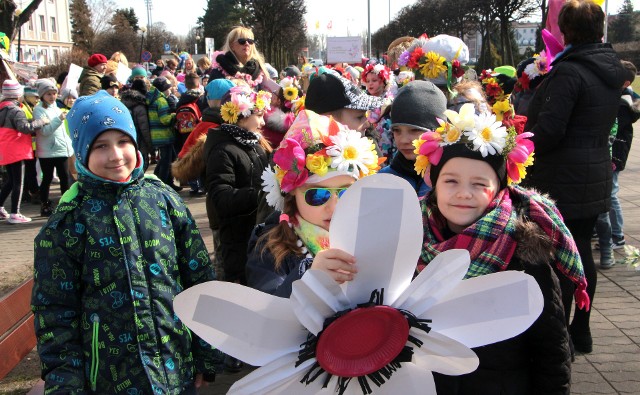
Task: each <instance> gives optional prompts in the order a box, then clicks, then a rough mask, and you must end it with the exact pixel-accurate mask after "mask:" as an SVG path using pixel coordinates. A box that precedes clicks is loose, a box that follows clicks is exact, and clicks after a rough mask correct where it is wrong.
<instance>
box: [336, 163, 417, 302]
mask: <svg viewBox="0 0 640 395" xmlns="http://www.w3.org/2000/svg"><path fill="white" fill-rule="evenodd" d="M329 234H330V244H331V247H332V248H339V249H342V250H344V251H346V252H348V253H350V254H352V255H354V256H355V257H356V259H357V262H356V265H357V267H358V273H357V274H356V276H355V279H354V280H353V281H350V282H347V283H345V284H344V289H345V294H346V295H347V297H348V298H349V300H350V301H351V302H352V303H356V304H357V303H363V302H367V301H368V300H369V297H370V295H371V292H372V291H373V290H376V289H378V290H379V289H382V288H383V289H384V303H385V304H391V303H393V302H394V301H395V300H396V299H397V298H398V296H400V294H401V293H402V291H404V289H405V288H406V287H407V286H409V283H410V282H411V277H412V276H413V273H414V270H415V267H416V262H418V258H419V256H420V248H421V245H422V214H421V212H420V204H419V203H418V199H417V198H416V193H415V190H414V189H413V188H412V187H411V185H409V183H408V182H407V181H405V180H404V179H402V178H400V177H396V176H393V175H391V174H374V175H371V176H368V177H365V178H363V179H361V180H359V181H358V182H356V183H355V184H353V185H352V186H351V187H349V189H347V191H346V192H345V194H344V195H343V196H342V197H341V198H340V200H339V202H338V204H337V205H336V209H335V211H334V213H333V218H332V219H331V227H330V230H329Z"/></svg>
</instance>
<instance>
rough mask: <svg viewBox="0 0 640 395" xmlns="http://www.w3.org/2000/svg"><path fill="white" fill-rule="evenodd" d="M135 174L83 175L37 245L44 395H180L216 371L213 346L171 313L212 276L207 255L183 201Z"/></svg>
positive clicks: (37, 306) (36, 297) (38, 330)
mask: <svg viewBox="0 0 640 395" xmlns="http://www.w3.org/2000/svg"><path fill="white" fill-rule="evenodd" d="M133 174H134V175H133V177H132V180H131V181H128V182H126V183H115V182H110V181H107V180H99V179H96V177H95V176H93V177H92V176H88V175H85V174H80V176H79V179H78V182H77V183H75V184H74V185H73V186H72V187H71V189H70V190H69V191H68V192H67V193H66V194H65V195H64V196H63V199H62V200H61V202H60V205H59V206H58V208H57V210H56V212H55V213H54V214H53V215H52V216H51V217H50V219H49V221H48V222H47V224H46V225H45V226H44V227H43V228H42V229H41V231H40V233H39V234H38V235H37V237H36V239H35V285H34V289H33V298H32V309H33V311H34V313H35V329H36V335H37V338H38V352H39V354H40V358H41V362H42V378H43V379H44V380H45V383H46V384H45V393H47V394H54V393H55V394H85V393H99V394H119V393H122V394H180V393H183V392H184V391H185V389H187V388H190V387H192V385H193V380H194V377H195V374H196V373H204V374H205V375H211V374H215V369H214V366H213V363H214V358H215V355H216V352H215V350H214V349H213V347H211V346H210V345H208V344H207V343H205V342H203V341H201V340H200V339H199V338H197V337H196V336H195V335H193V334H192V333H191V332H190V331H189V330H188V329H187V327H186V326H185V325H184V324H183V323H182V322H181V321H180V320H179V319H178V317H177V316H176V315H175V313H174V311H173V299H174V297H175V296H176V295H177V294H178V293H180V292H181V291H182V290H184V289H186V288H188V287H191V286H193V285H195V284H199V283H202V282H205V281H210V280H214V279H215V273H214V270H213V266H212V265H211V262H210V259H209V255H208V252H207V249H206V247H205V245H204V242H203V240H202V237H201V236H200V232H199V231H198V229H197V227H196V224H195V221H194V219H193V217H192V216H191V213H190V212H189V210H188V209H187V208H186V206H185V204H184V202H183V201H182V200H181V199H180V197H179V196H178V195H177V194H176V193H175V192H174V191H172V190H171V189H170V188H168V187H167V186H166V185H165V184H163V183H162V182H161V181H159V180H158V179H156V178H155V177H153V176H146V177H145V176H144V174H143V172H142V171H141V166H139V167H138V168H137V169H136V170H134V173H133ZM205 377H206V376H205Z"/></svg>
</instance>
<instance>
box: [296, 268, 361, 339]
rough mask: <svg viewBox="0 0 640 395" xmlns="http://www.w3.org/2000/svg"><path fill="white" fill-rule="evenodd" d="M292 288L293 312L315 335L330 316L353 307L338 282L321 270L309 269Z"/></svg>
mask: <svg viewBox="0 0 640 395" xmlns="http://www.w3.org/2000/svg"><path fill="white" fill-rule="evenodd" d="M291 288H292V292H291V297H290V300H291V306H292V308H293V312H294V313H295V314H296V316H297V317H298V320H299V321H300V323H301V324H302V325H304V326H305V327H306V328H307V329H308V330H309V332H311V333H313V334H314V335H317V334H318V332H320V331H321V330H322V329H323V326H324V321H325V320H326V319H327V318H328V317H331V316H333V315H334V314H335V313H337V312H339V311H342V310H345V309H347V308H349V307H351V306H350V304H349V300H348V299H347V297H346V296H345V295H344V293H343V292H342V288H340V286H339V285H338V283H336V282H335V281H334V280H333V279H332V278H331V277H330V276H329V275H328V274H326V273H324V272H322V271H320V270H308V271H307V272H306V273H305V274H304V275H303V276H302V278H301V279H300V280H297V281H294V282H293V284H292V286H291Z"/></svg>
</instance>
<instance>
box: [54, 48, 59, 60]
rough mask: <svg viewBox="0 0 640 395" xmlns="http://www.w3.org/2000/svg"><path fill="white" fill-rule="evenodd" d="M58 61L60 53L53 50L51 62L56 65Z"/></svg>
mask: <svg viewBox="0 0 640 395" xmlns="http://www.w3.org/2000/svg"><path fill="white" fill-rule="evenodd" d="M59 60H60V53H59V52H58V50H57V49H54V50H53V61H54V62H56V63H58V61H59Z"/></svg>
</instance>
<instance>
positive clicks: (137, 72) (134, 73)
mask: <svg viewBox="0 0 640 395" xmlns="http://www.w3.org/2000/svg"><path fill="white" fill-rule="evenodd" d="M135 77H145V78H146V77H147V70H145V69H144V67H141V66H136V67H134V68H133V70H131V78H135Z"/></svg>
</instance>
